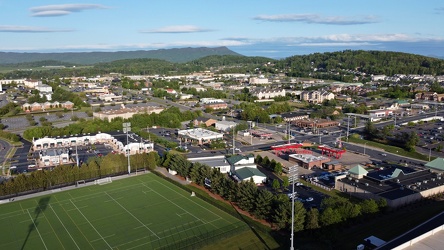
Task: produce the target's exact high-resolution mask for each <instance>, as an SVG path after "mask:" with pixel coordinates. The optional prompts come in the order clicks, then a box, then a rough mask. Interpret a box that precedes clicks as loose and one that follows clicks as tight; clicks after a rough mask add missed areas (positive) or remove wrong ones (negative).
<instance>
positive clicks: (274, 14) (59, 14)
mask: <svg viewBox="0 0 444 250" xmlns="http://www.w3.org/2000/svg"><path fill="white" fill-rule="evenodd" d="M0 10H1V14H0V51H4V52H82V51H85V52H90V51H128V50H157V49H168V48H182V47H219V46H226V47H228V48H229V49H231V50H233V51H235V52H237V53H240V54H242V55H246V56H265V57H270V58H285V57H289V56H293V55H306V54H311V53H317V52H319V53H323V52H333V51H341V50H361V49H362V50H385V51H399V52H406V53H413V54H420V55H426V56H434V57H442V58H444V1H442V0H372V1H364V0H343V1H341V0H274V1H271V0H237V1H233V0H224V1H220V0H219V1H216V0H163V1H157V0H153V1H146V0H125V1H123V0H118V1H117V0H107V1H105V0H87V1H81V0H80V1H75V0H74V1H64V0H32V1H31V0H0Z"/></svg>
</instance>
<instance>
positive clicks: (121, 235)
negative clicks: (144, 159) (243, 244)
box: [0, 173, 247, 250]
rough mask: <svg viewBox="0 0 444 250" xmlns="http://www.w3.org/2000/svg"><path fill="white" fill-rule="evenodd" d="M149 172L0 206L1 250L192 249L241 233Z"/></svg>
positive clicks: (240, 227) (234, 222)
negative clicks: (104, 183)
mask: <svg viewBox="0 0 444 250" xmlns="http://www.w3.org/2000/svg"><path fill="white" fill-rule="evenodd" d="M246 229H247V227H246V225H245V224H244V223H243V222H241V221H239V220H238V219H236V218H234V217H232V216H230V215H228V214H227V213H225V212H223V211H221V210H219V209H218V208H216V207H214V206H212V205H209V204H208V203H206V202H204V201H202V200H200V199H199V198H197V197H193V196H191V194H190V193H188V192H186V191H184V190H182V189H180V188H178V187H176V186H174V185H173V184H171V183H169V182H167V181H165V180H163V179H161V178H160V177H158V176H155V175H154V174H151V173H148V174H143V175H140V176H136V177H131V178H126V179H122V180H118V181H113V182H112V183H109V184H106V185H89V186H85V187H82V188H77V189H74V190H71V191H63V192H56V193H53V194H52V195H46V196H41V197H37V198H32V199H27V200H23V201H14V202H11V203H6V204H1V205H0V238H1V241H0V249H8V250H11V249H82V250H83V249H168V248H175V249H181V248H190V249H195V248H197V247H201V246H203V245H205V244H208V243H211V242H214V241H216V240H220V239H223V238H225V237H230V236H233V235H235V234H237V233H240V232H243V231H244V230H246Z"/></svg>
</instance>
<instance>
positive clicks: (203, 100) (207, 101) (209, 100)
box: [200, 98, 224, 105]
mask: <svg viewBox="0 0 444 250" xmlns="http://www.w3.org/2000/svg"><path fill="white" fill-rule="evenodd" d="M200 103H201V104H203V105H206V104H213V103H224V100H222V99H216V98H201V99H200Z"/></svg>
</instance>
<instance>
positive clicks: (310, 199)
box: [305, 197, 313, 202]
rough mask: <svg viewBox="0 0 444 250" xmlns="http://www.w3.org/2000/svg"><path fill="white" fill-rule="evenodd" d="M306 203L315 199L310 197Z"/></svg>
mask: <svg viewBox="0 0 444 250" xmlns="http://www.w3.org/2000/svg"><path fill="white" fill-rule="evenodd" d="M305 201H307V202H310V201H313V197H308V198H307V199H306V200H305Z"/></svg>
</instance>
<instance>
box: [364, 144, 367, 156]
mask: <svg viewBox="0 0 444 250" xmlns="http://www.w3.org/2000/svg"><path fill="white" fill-rule="evenodd" d="M366 147H367V142H366V143H364V155H365V148H366Z"/></svg>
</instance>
